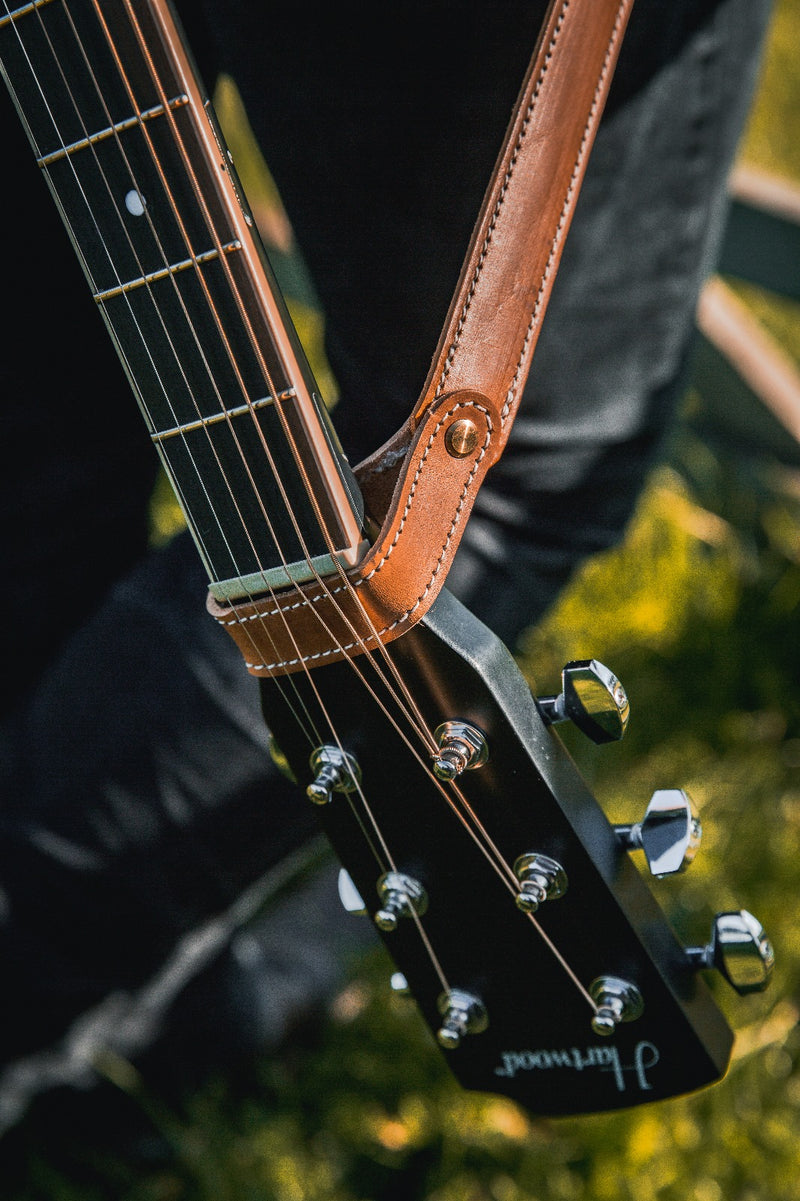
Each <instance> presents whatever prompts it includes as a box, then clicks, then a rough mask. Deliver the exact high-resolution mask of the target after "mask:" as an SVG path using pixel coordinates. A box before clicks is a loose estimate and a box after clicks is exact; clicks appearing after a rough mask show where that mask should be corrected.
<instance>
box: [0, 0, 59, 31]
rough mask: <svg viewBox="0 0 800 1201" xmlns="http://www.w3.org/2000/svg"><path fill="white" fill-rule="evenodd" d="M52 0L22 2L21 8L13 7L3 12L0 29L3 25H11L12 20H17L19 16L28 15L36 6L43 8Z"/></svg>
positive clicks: (0, 18)
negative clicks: (11, 10)
mask: <svg viewBox="0 0 800 1201" xmlns="http://www.w3.org/2000/svg"><path fill="white" fill-rule="evenodd" d="M52 3H53V0H31V3H30V4H23V5H22V7H21V8H15V9H14V11H13V12H9V13H4V15H3V16H2V17H0V29H2V28H3V27H4V26H5V25H11V24H13V22H14V21H19V20H20V18H21V17H28V16H30V15H31V13H34V12H35V11H36V9H37V8H44V6H45V5H46V4H52Z"/></svg>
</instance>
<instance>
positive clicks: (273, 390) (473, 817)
mask: <svg viewBox="0 0 800 1201" xmlns="http://www.w3.org/2000/svg"><path fill="white" fill-rule="evenodd" d="M162 99H164V98H163V97H162ZM273 391H276V389H274V388H273ZM473 820H474V815H473ZM495 852H496V848H495ZM508 870H509V871H510V869H508Z"/></svg>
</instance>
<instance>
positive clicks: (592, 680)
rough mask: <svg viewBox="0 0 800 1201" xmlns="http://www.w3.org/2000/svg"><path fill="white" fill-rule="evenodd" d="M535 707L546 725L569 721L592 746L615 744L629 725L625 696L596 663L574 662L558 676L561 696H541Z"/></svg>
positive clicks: (619, 685)
mask: <svg viewBox="0 0 800 1201" xmlns="http://www.w3.org/2000/svg"><path fill="white" fill-rule="evenodd" d="M536 706H537V708H538V710H539V713H540V714H541V716H542V718H543V719H544V721H545V722H546V723H547V725H555V724H556V723H558V722H562V721H571V722H572V723H573V725H576V726H577V727H578V729H579V730H581V731H582V732H583V733H584V734H585V735H586V736H587V738H591V740H592V742H597V743H602V742H618V741H619V740H620V738H622V736H623V734H624V733H625V730H626V728H627V725H628V718H629V716H630V703H629V701H628V694H627V693H626V691H625V689H624V688H623V687H622V684H621V683H620V682H619V680H618V679H617V677H616V676H615V675H614V673H613V672H612V671H610V670H609V669H608V668H607V667H605V666H604V665H603V664H602V663H599V662H598V660H597V659H576V660H574V661H573V662H571V663H567V665H566V666H565V667H564V669H563V671H562V672H561V692H560V693H559V694H558V695H557V696H540V697H537V698H536Z"/></svg>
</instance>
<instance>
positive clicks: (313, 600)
mask: <svg viewBox="0 0 800 1201" xmlns="http://www.w3.org/2000/svg"><path fill="white" fill-rule="evenodd" d="M463 408H469V409H472V410H477V411H478V412H480V413H483V415H484V417H485V418H486V424H487V430H486V437H485V439H484V442H483V446H482V447H481V452H480V454H479V455H478V456H477V458H476V459H475V462H474V463H473V465H472V470H471V471H470V473H469V476H468V477H467V479H466V480H465V482H464V486H463V488H462V489H461V495H460V497H459V501H458V505H457V506H456V511H455V514H454V516H453V520H452V522H451V523H450V529H449V530H448V532H447V536H446V538H445V540H444V543H443V545H442V549H441V551H440V553H439V557H438V558H437V560H436V563H435V565H434V567H433V570H432V572H431V574H430V577H429V579H428V582H427V584H426V585H425V588H424V589H423V591H422V593H421V594H420V596H419V597H418V598H417V600H416V601H415V602H414V604H413V605H412V606H411V608H410V609H407V610H406V612H405V613H401V614H400V615H399V617H397V618H396V619H395V620H394V621H393V622H391V623H390V624H389V625H387V626H384V627H383V629H382V630H378V631H376V634H377V637H378V638H380V637H381V636H382V635H383V634H387V633H390V632H391V631H392V630H394V629H396V628H397V626H398V625H400V624H401V622H404V621H407V620H408V618H409V617H410V616H411V614H412V613H414V612H415V611H416V610H417V609H418V608H419V606H420V605H421V604H422V603H423V601H424V600H425V598H426V596H427V595H428V593H429V592H430V590H431V587H432V586H433V583H434V580H435V579H436V577H437V575H438V574H439V571H440V569H441V566H442V563H443V561H444V558H445V555H446V554H447V551H448V548H449V546H450V543H451V542H452V540H453V535H454V533H455V531H456V527H457V526H458V523H459V521H460V520H461V513H462V511H463V508H464V504H465V502H466V499H467V493H468V491H469V489H470V487H471V486H472V483H473V481H474V479H475V476H476V474H477V471H478V467H479V466H480V463H481V462H482V460H483V458H484V457H485V455H486V452H487V450H488V449H489V444H490V442H491V438H492V419H491V414H490V413H489V410H488V409H486V408H484V407H483V406H482V405H478V404H475V403H470V402H467V401H460V402H459V403H458V404H455V405H453V406H452V407H451V408H449V409H448V410H447V412H446V413H444V414H442V416H441V417H440V418H439V420H438V421H437V423H436V425H435V426H434V428H433V429H432V430H431V432H430V435H429V437H428V440H427V442H426V444H425V449H424V451H423V452H422V456H421V458H420V460H419V463H418V464H417V469H416V471H415V472H414V479H413V480H412V482H411V488H410V489H409V493H408V497H407V499H406V503H405V507H404V509H403V515H402V517H401V518H400V523H399V525H398V527H397V531H396V533H395V536H394V538H393V539H392V541H391V543H390V544H389V546H388V547H387V549H386V553H385V554H384V555H383V557H382V558H381V559H380V561H379V562H378V563H376V564H375V566H374V567H373V568H372V569H371V570H370V571H369V572H368V574H367V575H365V576H363V577H361V578H360V579H358V580H354V581H353V582H352V584H351V587H354V588H359V587H360V586H361V585H362V584H363V583H365V582H366V581H367V580H369V579H372V577H373V576H374V575H375V574H376V572H378V571H380V570H381V568H382V567H384V566H385V564H386V562H387V561H388V559H389V558H390V556H391V554H392V551H393V550H394V548H395V546H396V545H397V542H398V539H399V537H400V534H401V532H402V530H403V527H404V525H405V523H406V521H407V519H408V515H409V513H410V511H411V505H412V503H413V501H414V497H415V495H416V491H417V485H418V483H419V478H420V475H421V472H422V468H423V466H424V464H425V460H426V459H427V457H428V455H429V454H430V451H431V448H432V446H433V444H434V442H435V440H436V436H437V434H438V433H439V431H440V430H441V428H442V426H443V425H445V424H446V423H447V422H448V421H449V420H450V418H451V417H452V416H453V415H454V414H455V413H457V412H458V410H459V409H463ZM344 591H346V588H345V585H344V584H340V585H338V587H336V588H331V589H328V590H327V591H325V592H318V593H317V594H316V595H315V596H304V597H302V598H301V599H299V600H297V601H294V602H293V603H292V604H290V605H279V606H278V607H276V608H274V609H270V611H269V612H268V613H251V614H249V615H248V616H247V617H232V618H220V617H218V618H216V619H215V620H216V621H217V622H218V623H219V625H222V626H236V625H243V624H244V623H245V622H249V621H264V620H266V619H267V618H271V617H277V616H279V615H280V614H281V613H289V612H291V611H292V610H294V609H301V608H304V607H305V606H306V605H313V604H317V603H318V602H319V601H322V600H327V599H329V598H330V597H333V596H336V595H337V594H338V593H341V592H344ZM376 634H370V635H369V636H367V637H366V638H364V639H361V640H357V641H355V642H349V643H346V644H345V645H338V646H336V647H333V648H331V649H330V650H324V651H317V652H315V653H314V654H311V655H302V656H300V655H299V656H297V657H296V658H294V659H284V660H279V661H276V662H275V663H250V662H248V661H247V660H245V665H246V667H247V668H248V669H253V670H256V671H275V670H277V669H279V668H284V667H295V666H297V665H299V664H301V663H310V662H312V661H313V660H315V659H322V658H329V657H330V656H332V655H338V654H341V653H342V652H346V651H349V650H353V649H354V648H355V647H357V646H363V645H364V643H365V642H372V641H374V640H375V637H376Z"/></svg>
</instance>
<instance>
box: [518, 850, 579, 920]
mask: <svg viewBox="0 0 800 1201" xmlns="http://www.w3.org/2000/svg"><path fill="white" fill-rule="evenodd" d="M514 873H515V875H516V877H517V879H518V880H519V882H520V889H519V892H518V893H517V897H516V902H517V908H518V909H521V910H522V912H523V913H535V912H536V910H537V909H538V908H539V906H540V905H541V904H542V903H543V902H544V901H555V900H557V899H558V897H563V895H564V893H565V892H566V891H567V883H568V882H567V873H566V872H565V871H564V869H563V867H562V866H561V864H560V863H559V862H558V861H557V860H556V859H551V858H550V857H549V856H548V855H540V854H539V853H538V852H536V851H529V852H528V853H527V854H525V855H520V857H519V859H517V860H516V862H515V863H514Z"/></svg>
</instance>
